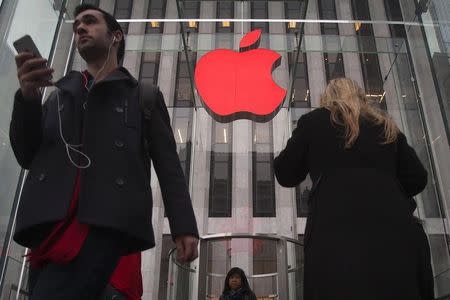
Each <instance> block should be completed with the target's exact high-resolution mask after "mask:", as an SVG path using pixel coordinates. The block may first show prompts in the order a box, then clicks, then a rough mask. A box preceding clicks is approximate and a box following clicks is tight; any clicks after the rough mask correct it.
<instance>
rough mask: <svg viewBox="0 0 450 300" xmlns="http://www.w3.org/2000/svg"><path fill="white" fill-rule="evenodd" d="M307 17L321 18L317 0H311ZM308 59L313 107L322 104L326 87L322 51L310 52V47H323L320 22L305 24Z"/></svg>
mask: <svg viewBox="0 0 450 300" xmlns="http://www.w3.org/2000/svg"><path fill="white" fill-rule="evenodd" d="M306 19H316V20H317V19H319V10H318V5H317V0H310V1H309V4H308V10H307V12H306ZM305 46H306V52H307V53H306V59H307V63H308V78H309V90H310V92H311V107H312V108H316V107H319V105H320V96H321V95H322V93H323V91H324V89H325V87H326V83H327V80H326V76H325V64H324V59H323V55H322V52H310V51H308V50H309V49H315V51H317V49H323V42H322V36H321V31H320V24H319V23H308V24H305Z"/></svg>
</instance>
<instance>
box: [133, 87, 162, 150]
mask: <svg viewBox="0 0 450 300" xmlns="http://www.w3.org/2000/svg"><path fill="white" fill-rule="evenodd" d="M138 93H139V94H138V97H139V104H140V107H141V111H142V135H143V136H142V138H143V141H144V150H145V153H146V154H147V155H149V149H150V141H149V140H148V139H147V137H148V134H149V132H150V128H149V126H150V125H149V122H150V119H151V117H152V113H153V108H154V106H155V102H156V101H157V97H158V93H159V88H158V87H157V86H156V85H153V84H143V83H142V82H139V91H138Z"/></svg>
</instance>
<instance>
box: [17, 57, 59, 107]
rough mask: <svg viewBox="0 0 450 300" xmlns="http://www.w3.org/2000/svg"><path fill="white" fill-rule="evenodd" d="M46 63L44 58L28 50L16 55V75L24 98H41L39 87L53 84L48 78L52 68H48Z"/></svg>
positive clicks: (28, 99)
mask: <svg viewBox="0 0 450 300" xmlns="http://www.w3.org/2000/svg"><path fill="white" fill-rule="evenodd" d="M46 63H47V60H46V59H44V58H36V57H35V56H34V55H33V54H32V53H29V52H22V53H19V54H18V55H16V65H17V77H18V78H19V84H20V89H21V91H22V96H23V97H24V98H25V100H27V101H33V100H41V99H40V98H41V97H40V95H41V93H40V91H39V89H40V88H42V87H45V86H51V85H53V83H52V82H51V81H50V80H51V78H52V73H53V71H54V70H53V69H51V68H48V67H47V66H46ZM49 79H50V80H49Z"/></svg>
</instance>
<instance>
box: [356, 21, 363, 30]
mask: <svg viewBox="0 0 450 300" xmlns="http://www.w3.org/2000/svg"><path fill="white" fill-rule="evenodd" d="M361 26H362V24H361V22H356V23H355V30H356V32H358V31H359V30H360V29H361Z"/></svg>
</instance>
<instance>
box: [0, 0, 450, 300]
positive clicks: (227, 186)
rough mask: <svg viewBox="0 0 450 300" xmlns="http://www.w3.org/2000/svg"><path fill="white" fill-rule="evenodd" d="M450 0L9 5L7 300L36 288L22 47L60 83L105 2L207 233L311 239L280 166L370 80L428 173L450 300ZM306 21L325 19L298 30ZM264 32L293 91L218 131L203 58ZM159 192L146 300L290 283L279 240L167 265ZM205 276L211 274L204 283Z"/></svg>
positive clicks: (441, 284)
mask: <svg viewBox="0 0 450 300" xmlns="http://www.w3.org/2000/svg"><path fill="white" fill-rule="evenodd" d="M446 1H447V0H432V1H420V5H418V6H416V1H410V0H309V1H308V0H286V1H229V0H224V1H208V0H205V1H195V0H185V1H181V0H91V1H79V0H77V1H74V0H68V1H48V0H35V1H33V4H30V1H26V0H5V1H2V2H1V1H0V33H1V44H0V47H1V49H0V69H1V70H2V72H1V73H0V90H1V91H2V93H1V95H0V107H1V109H0V178H1V179H2V180H1V181H0V251H1V259H0V292H1V294H0V300H3V299H10V297H15V296H14V295H15V293H16V292H17V289H18V286H21V289H23V291H22V292H23V293H24V294H25V293H26V282H25V281H24V280H21V278H22V279H23V278H24V277H25V276H26V265H25V264H23V258H22V255H23V254H24V253H25V249H23V248H22V247H20V246H18V245H16V244H15V243H14V242H12V241H11V231H12V230H13V226H14V216H15V209H16V207H17V203H18V201H19V198H20V188H21V183H22V181H23V178H24V175H25V174H24V172H23V171H22V170H20V168H19V167H18V165H17V163H16V161H15V159H14V156H13V153H12V150H11V147H10V145H9V138H8V128H9V119H10V115H11V109H12V101H13V95H14V92H15V90H16V89H17V88H18V83H17V79H16V71H15V63H14V60H13V57H14V51H13V50H12V47H11V42H12V41H14V40H15V39H17V38H18V37H20V36H22V35H23V34H26V33H27V34H30V35H31V36H32V37H33V39H34V40H35V41H36V44H37V45H38V48H39V49H40V50H41V52H42V53H43V55H45V56H49V55H51V59H52V65H53V67H54V68H55V70H56V71H55V73H56V74H55V78H58V77H61V76H63V74H64V73H65V72H67V71H68V70H71V69H73V70H82V69H83V68H84V63H83V61H82V60H81V58H80V57H79V55H78V54H77V53H76V51H75V50H74V49H73V40H72V26H71V23H70V21H71V20H73V17H72V11H73V8H74V7H75V6H76V5H77V4H79V3H80V2H84V3H91V4H94V5H98V6H99V7H101V8H102V9H104V10H106V11H108V12H110V13H111V14H113V15H114V16H115V17H116V18H117V19H120V20H121V24H122V28H123V30H124V32H125V34H126V44H127V47H126V52H125V58H124V61H123V65H124V66H125V67H126V68H127V69H128V70H130V72H131V74H133V75H134V76H135V77H136V78H139V79H140V81H141V82H142V83H143V84H157V85H159V87H160V88H161V91H162V92H163V94H164V96H165V100H166V104H167V106H168V108H169V114H170V116H171V119H172V128H173V132H174V136H175V140H176V143H177V149H178V153H179V157H180V161H181V163H182V167H183V170H184V172H185V175H186V180H187V181H188V184H189V187H190V192H191V196H192V201H193V206H194V210H195V213H196V216H197V221H198V226H199V231H200V234H201V235H202V236H204V237H206V236H209V235H212V234H223V233H235V234H236V233H246V234H249V235H255V236H257V235H259V234H273V235H278V236H282V237H287V238H292V239H298V240H300V241H301V239H302V235H303V233H304V229H305V222H306V216H307V214H308V211H307V199H308V197H309V191H310V190H311V180H310V179H307V180H306V181H305V182H303V183H302V184H301V185H299V186H298V187H296V188H295V189H286V188H282V187H281V186H279V185H278V183H277V182H276V180H275V178H274V173H273V169H272V166H273V159H274V157H275V156H276V155H277V154H278V153H279V151H280V150H281V149H283V147H284V146H285V144H286V141H287V139H288V138H289V136H290V133H291V131H292V130H293V129H294V128H295V126H296V121H297V120H298V119H299V118H300V116H301V115H303V114H305V113H307V112H309V111H311V110H312V109H314V108H316V107H318V106H319V97H320V94H321V92H322V91H323V89H324V88H325V86H326V84H327V82H328V81H329V80H331V79H333V78H336V77H341V76H347V77H351V78H353V79H355V80H356V81H357V82H359V83H360V85H361V86H364V87H365V89H366V94H367V95H368V97H369V98H371V99H372V100H374V101H375V102H376V103H377V105H379V106H380V107H381V108H382V109H384V110H386V111H387V112H388V113H389V114H390V115H392V116H393V118H394V119H395V120H396V122H397V124H398V125H399V126H400V128H401V129H402V131H403V132H405V134H406V136H407V138H408V141H409V142H410V144H411V145H413V147H414V148H415V150H416V151H417V153H418V155H419V157H420V158H421V160H422V162H423V163H424V164H425V166H426V168H427V170H428V172H429V184H428V186H427V188H426V189H425V191H424V192H423V193H421V194H420V195H419V196H417V197H416V201H417V202H418V210H417V214H418V216H419V217H420V218H422V219H424V220H425V227H426V231H427V233H428V236H429V240H430V244H431V248H432V256H433V267H434V273H435V276H436V292H437V295H444V294H450V272H449V269H450V257H449V247H450V245H449V243H448V240H449V235H448V228H449V227H448V225H449V223H448V222H449V220H450V219H449V216H450V162H449V161H450V148H449V141H450V139H449V138H450V134H449V132H450V131H449V117H450V113H449V112H450V110H449V99H450V93H449V89H450V88H449V84H450V83H449V76H450V74H449V70H450V68H449V42H450V34H449V32H450V29H449V25H448V22H449V15H450V14H449V6H448V5H445V4H446ZM417 2H419V1H417ZM425 4H426V5H425ZM30 5H33V7H30ZM417 7H419V9H417ZM61 12H63V13H61ZM305 18H306V19H308V20H316V21H315V22H307V23H304V22H301V21H300V20H301V19H305ZM178 19H183V22H181V23H180V22H179V21H178ZM206 19H215V20H216V21H212V20H206ZM236 19H240V20H241V21H239V22H235V21H234V20H236ZM130 20H134V22H130ZM320 20H327V21H325V22H323V21H320ZM333 20H336V22H332V21H333ZM344 20H355V21H352V22H343V21H344ZM421 24H422V26H420V25H421ZM256 28H260V29H261V30H262V33H263V35H262V40H261V43H260V47H262V48H267V49H271V50H273V51H276V52H278V53H279V54H280V55H281V63H280V66H279V67H278V68H276V69H275V70H274V72H273V78H274V80H275V81H276V82H277V83H278V84H279V85H280V86H282V87H283V88H285V89H286V90H287V96H286V99H285V101H284V104H283V106H282V108H281V109H280V111H279V112H278V113H277V114H276V115H275V117H274V118H273V119H272V120H270V121H268V122H265V123H259V122H255V121H253V120H246V119H245V120H236V121H233V122H229V123H220V122H217V121H215V119H214V118H212V117H211V116H210V114H209V113H208V111H207V110H206V109H205V108H204V106H203V102H202V99H200V96H199V95H198V93H197V91H196V88H195V85H194V84H193V83H194V81H193V70H194V69H195V65H196V62H197V61H198V60H199V59H201V58H202V56H203V55H205V54H206V53H208V52H209V51H212V50H214V49H217V48H226V49H234V50H237V49H238V48H239V41H240V39H241V38H242V36H243V35H245V33H247V32H249V31H251V30H252V29H256ZM47 94H48V93H47ZM153 175H155V174H153ZM151 185H152V188H153V191H154V208H153V220H152V221H153V224H154V228H155V238H156V244H157V246H156V247H155V248H154V249H152V250H148V251H146V252H144V253H143V264H142V272H143V277H144V278H143V279H144V296H143V299H144V300H150V299H186V298H182V297H183V296H181V298H176V297H177V295H178V297H180V295H186V294H183V293H184V292H185V291H188V293H189V294H190V295H191V296H190V297H191V298H192V299H196V298H197V295H198V293H199V291H198V286H199V285H201V284H202V282H205V285H207V286H206V288H205V289H206V291H207V294H209V295H211V297H212V298H213V296H212V295H216V296H217V293H218V291H220V290H221V289H222V287H223V286H222V284H223V283H222V281H223V279H224V277H221V276H223V275H224V274H226V272H227V270H228V269H229V268H230V267H232V266H239V267H241V268H243V269H244V270H245V271H246V273H247V274H249V275H250V279H251V283H252V285H253V288H254V290H255V291H256V292H257V294H258V295H267V296H268V295H271V294H277V282H278V281H277V280H280V279H279V278H280V277H278V278H277V277H276V276H277V275H270V274H276V273H278V272H279V271H280V265H279V264H278V263H279V257H278V256H279V254H278V252H277V250H278V248H277V247H278V245H277V242H275V241H273V240H267V239H261V238H253V239H252V238H246V239H221V240H217V241H214V242H211V243H210V244H209V245H208V247H206V249H207V253H205V252H203V255H207V259H205V260H204V261H206V263H207V265H208V267H207V268H206V267H204V266H201V265H200V263H199V262H200V260H199V261H197V262H194V263H193V264H192V265H191V266H190V268H191V270H190V271H188V273H186V272H184V271H183V270H184V269H182V268H180V267H179V266H177V265H174V263H173V262H172V261H171V260H170V258H169V256H168V252H169V250H170V249H171V248H173V247H174V244H173V242H172V239H171V237H170V232H169V226H168V222H167V219H166V217H165V214H164V207H163V204H162V199H161V194H160V192H159V189H158V182H157V177H156V176H152V182H151ZM386 209H389V207H386ZM296 247H297V246H293V248H292V249H294V251H293V252H292V253H293V254H292V255H290V254H289V253H291V252H289V251H290V250H289V249H290V248H289V247H288V254H289V255H287V260H286V265H287V266H286V268H289V269H292V270H294V269H295V266H300V265H301V253H300V252H301V249H297V248H296ZM335 247H339V245H330V251H333V248H335ZM297 250H298V251H297ZM202 268H204V269H205V270H206V273H208V276H207V278H199V277H200V275H201V274H204V273H202V272H201V270H202ZM22 270H24V272H21V271H22ZM21 274H23V276H21ZM268 274H269V275H268ZM289 276H290V275H289ZM289 276H288V278H287V280H288V281H289V285H290V286H294V285H295V283H296V282H299V281H301V275H299V274H297V273H296V274H295V275H293V276H291V277H289ZM206 279H208V280H206ZM298 289H299V290H300V289H301V287H299V288H298ZM299 290H297V287H295V288H292V290H291V289H290V290H289V297H290V299H299V298H298V297H297V298H296V297H295V295H299V293H300V292H299ZM181 291H182V292H181ZM278 292H279V291H278ZM296 293H297V294H296ZM11 295H12V296H11ZM11 299H12V298H11Z"/></svg>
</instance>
